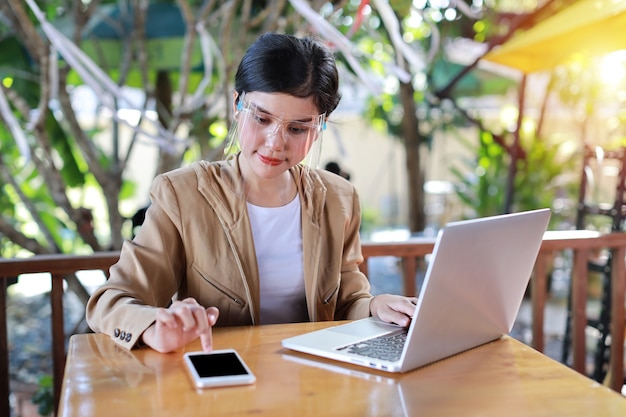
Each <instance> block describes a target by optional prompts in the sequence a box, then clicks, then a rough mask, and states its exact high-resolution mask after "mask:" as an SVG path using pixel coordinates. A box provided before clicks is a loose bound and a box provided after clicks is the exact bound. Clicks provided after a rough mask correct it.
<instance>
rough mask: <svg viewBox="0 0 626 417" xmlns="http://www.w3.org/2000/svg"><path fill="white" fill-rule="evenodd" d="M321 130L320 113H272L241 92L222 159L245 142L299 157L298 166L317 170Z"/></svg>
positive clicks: (323, 122)
mask: <svg viewBox="0 0 626 417" xmlns="http://www.w3.org/2000/svg"><path fill="white" fill-rule="evenodd" d="M325 128H326V116H325V115H324V114H316V115H311V114H297V113H294V114H284V113H274V112H272V110H271V109H267V108H265V107H264V106H263V104H262V103H256V102H254V101H253V100H251V99H250V98H249V97H246V94H245V93H242V94H240V95H239V97H238V99H237V105H236V109H235V118H234V121H233V124H232V125H231V128H230V131H229V134H228V143H227V144H226V147H225V150H224V152H225V156H226V157H229V156H230V155H233V154H236V153H237V152H239V151H240V150H241V149H242V148H244V147H245V145H246V142H247V141H254V142H261V143H264V144H265V146H266V147H267V148H269V149H273V150H276V151H283V150H286V151H288V152H289V153H290V154H291V155H292V156H295V157H299V158H300V163H301V164H302V165H304V166H306V167H310V168H318V166H319V160H320V153H321V143H322V140H321V139H322V132H323V131H324V129H325Z"/></svg>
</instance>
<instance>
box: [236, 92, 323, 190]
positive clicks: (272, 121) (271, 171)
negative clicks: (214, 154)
mask: <svg viewBox="0 0 626 417" xmlns="http://www.w3.org/2000/svg"><path fill="white" fill-rule="evenodd" d="M235 117H236V118H237V123H238V125H239V146H240V148H241V157H242V164H245V165H247V168H249V169H250V170H251V171H252V172H253V173H254V174H255V175H256V176H258V177H260V178H267V179H270V178H275V177H278V176H279V175H280V174H282V173H284V172H285V171H287V170H289V169H290V168H291V167H293V166H294V165H297V164H298V163H300V162H302V161H303V160H304V159H305V158H306V156H307V154H308V152H309V150H310V149H311V147H312V146H313V143H314V142H315V140H317V138H318V137H319V135H320V134H321V133H320V132H321V128H322V123H323V117H322V116H320V115H319V111H318V109H317V107H316V106H315V104H314V102H313V99H312V98H310V97H309V98H299V97H294V96H291V95H288V94H284V93H262V92H250V93H245V94H244V95H243V97H240V98H239V101H238V104H237V108H236V116H235Z"/></svg>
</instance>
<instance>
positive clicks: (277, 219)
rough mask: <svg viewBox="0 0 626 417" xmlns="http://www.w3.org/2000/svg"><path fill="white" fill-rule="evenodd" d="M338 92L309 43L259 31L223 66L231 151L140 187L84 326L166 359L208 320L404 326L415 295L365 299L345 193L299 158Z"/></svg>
mask: <svg viewBox="0 0 626 417" xmlns="http://www.w3.org/2000/svg"><path fill="white" fill-rule="evenodd" d="M338 87H339V80H338V73H337V68H336V66H335V61H334V58H333V56H332V55H331V53H330V52H329V51H328V50H327V49H325V48H324V47H323V46H322V45H321V44H319V43H317V42H316V41H315V40H314V39H313V38H311V37H305V38H297V37H295V36H291V35H281V34H265V35H263V36H261V37H260V38H259V39H258V40H257V41H256V42H255V43H254V44H253V45H252V46H251V47H250V48H249V49H248V51H247V52H246V54H245V56H244V57H243V59H242V61H241V63H240V65H239V68H238V70H237V75H236V79H235V92H234V106H235V107H234V110H235V119H234V123H233V127H232V129H231V132H230V139H231V140H232V146H231V147H230V149H231V153H232V155H231V156H229V157H228V158H227V159H226V160H224V161H219V162H207V161H200V162H196V163H194V164H192V165H191V166H189V167H185V168H181V169H177V170H174V171H172V172H169V173H167V174H163V175H159V176H158V177H157V178H156V179H155V180H154V182H153V185H152V187H151V191H150V197H151V201H152V203H151V205H150V208H149V209H148V211H147V213H146V218H145V222H144V224H143V226H142V227H141V229H140V230H139V233H138V234H137V236H136V237H135V238H134V239H133V240H132V241H127V242H125V243H124V246H123V248H122V251H121V256H120V260H119V262H118V263H117V264H115V265H114V266H113V267H112V268H111V271H110V278H109V279H108V281H107V282H106V283H105V284H104V285H103V286H102V287H101V288H99V289H98V290H97V291H96V292H95V293H94V294H93V296H92V297H91V299H90V301H89V303H88V305H87V320H88V323H89V325H90V326H91V328H92V329H93V330H94V331H96V332H103V333H106V334H109V335H111V337H112V338H113V339H114V340H115V341H116V342H117V343H119V344H120V345H122V346H124V347H126V348H129V349H130V348H132V347H135V346H142V345H144V344H145V345H148V346H150V347H152V348H153V349H155V350H157V351H160V352H169V351H172V350H175V349H178V348H179V347H181V346H184V345H185V344H187V343H189V342H190V341H192V340H193V339H195V338H197V337H200V339H201V342H202V347H203V349H204V350H207V351H208V350H210V349H211V347H212V343H211V328H212V326H216V325H217V326H236V325H254V324H270V323H287V322H298V321H309V320H310V321H320V320H342V319H357V318H363V317H367V316H369V315H374V316H377V317H379V318H380V319H382V320H384V321H387V322H393V323H396V324H400V325H404V326H406V325H408V323H409V321H410V317H411V315H412V314H413V311H414V309H415V299H414V298H407V297H402V296H397V295H390V294H385V295H378V296H376V297H373V296H372V295H371V294H370V292H369V290H370V287H369V283H368V281H367V278H366V277H365V276H364V275H363V274H362V273H361V272H360V271H359V269H358V264H359V263H360V262H361V261H362V255H361V246H360V240H359V226H360V215H361V213H360V206H359V199H358V195H357V193H356V190H355V189H354V187H353V186H352V185H351V184H350V183H349V182H348V181H346V180H344V179H343V178H341V177H340V176H337V175H334V174H332V173H329V172H326V171H324V170H317V169H313V168H311V167H309V166H308V164H307V162H306V161H307V159H315V156H316V155H315V154H316V151H315V149H312V148H314V147H315V145H316V144H318V143H319V142H320V141H321V135H322V131H323V129H324V127H325V123H326V119H327V117H328V116H329V115H330V114H331V112H332V111H333V110H334V109H335V108H336V107H337V104H338V103H339V99H340V95H339V92H338ZM233 149H234V151H233Z"/></svg>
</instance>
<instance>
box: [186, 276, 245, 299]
mask: <svg viewBox="0 0 626 417" xmlns="http://www.w3.org/2000/svg"><path fill="white" fill-rule="evenodd" d="M194 269H195V270H196V272H198V274H200V276H201V277H202V278H203V279H204V281H205V282H207V283H208V284H209V285H210V286H212V287H213V288H215V289H216V290H217V291H219V292H221V293H222V294H224V295H225V296H226V297H228V298H230V300H231V301H233V302H235V303H236V304H239V305H240V306H241V307H243V306H244V302H243V301H242V300H240V299H239V298H237V297H235V296H233V295H230V294H229V293H228V292H226V291H224V290H223V289H221V288H220V287H218V286H217V285H215V284H213V282H211V280H210V279H208V278H207V277H206V276H205V275H204V274H203V273H202V272H201V271H200V270H198V268H194Z"/></svg>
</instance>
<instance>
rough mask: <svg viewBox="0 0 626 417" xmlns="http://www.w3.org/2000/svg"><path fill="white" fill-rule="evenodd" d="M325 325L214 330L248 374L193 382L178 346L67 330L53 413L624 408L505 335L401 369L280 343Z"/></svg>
mask: <svg viewBox="0 0 626 417" xmlns="http://www.w3.org/2000/svg"><path fill="white" fill-rule="evenodd" d="M331 324H334V323H328V322H326V323H298V324H287V325H271V326H256V327H230V328H220V329H216V330H215V332H214V348H216V349H220V348H228V347H233V348H235V349H237V351H238V352H239V353H240V354H241V356H242V357H243V358H244V360H245V361H246V362H247V363H248V365H249V366H250V368H251V369H252V371H253V372H254V373H255V374H256V376H257V381H256V383H255V384H254V385H251V386H241V387H226V388H214V389H205V390H196V389H194V388H193V386H192V384H191V382H190V380H189V377H188V376H187V374H186V372H185V370H184V368H183V362H182V353H183V351H184V350H198V349H199V347H200V345H199V341H195V342H193V343H191V344H189V345H188V346H186V348H185V349H181V350H179V351H177V352H174V353H170V354H160V353H157V352H155V351H153V350H150V349H138V350H133V351H130V352H129V351H126V350H124V349H122V348H119V347H117V346H116V345H115V344H114V343H113V342H112V341H111V340H110V339H109V337H108V336H105V335H102V334H84V335H75V336H72V338H71V340H70V345H69V352H68V357H67V365H66V368H65V375H64V379H63V388H62V393H61V401H60V404H59V413H58V415H59V416H63V417H69V416H77V417H78V416H80V417H83V416H91V417H98V416H115V417H122V416H142V417H148V416H162V417H166V416H177V417H178V416H208V415H211V416H219V415H229V416H230V415H240V414H246V415H256V416H281V415H288V416H299V417H303V416H342V417H343V416H359V417H362V416H416V415H425V416H430V417H437V416H455V415H462V416H481V417H488V416H498V417H501V416H523V417H532V416H546V417H553V416H568V417H575V416H584V417H589V416H602V417H610V416H620V417H624V416H626V398H624V397H622V396H621V395H619V394H617V393H616V392H614V391H612V390H610V389H609V388H607V387H605V386H602V385H600V384H597V383H595V382H594V381H592V380H590V379H588V378H587V377H585V376H583V375H580V374H579V373H577V372H575V371H573V370H572V369H570V368H568V367H566V366H563V365H561V364H559V363H558V362H556V361H554V360H552V359H550V358H548V357H546V356H544V355H543V354H541V353H539V352H537V351H535V350H534V349H532V348H530V347H528V346H526V345H524V344H523V343H521V342H519V341H517V340H515V339H513V338H511V337H505V338H503V339H501V340H498V341H496V342H492V343H489V344H487V345H484V346H482V347H479V348H476V349H473V350H471V351H468V352H465V353H463V354H460V355H456V356H454V357H452V358H449V359H446V360H443V361H440V362H437V363H435V364H432V365H430V366H426V367H423V368H420V369H418V370H416V371H413V372H409V373H406V374H388V373H384V372H382V371H381V372H377V371H374V370H368V369H365V368H360V367H357V366H352V365H348V364H345V365H344V364H340V363H339V362H333V361H325V360H321V359H313V357H311V356H308V355H305V354H298V353H295V352H291V351H288V350H286V349H283V348H282V347H281V345H280V341H281V340H282V339H283V338H285V337H289V336H293V335H296V334H300V333H302V332H307V331H312V330H316V329H320V328H322V327H325V326H328V325H331Z"/></svg>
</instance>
